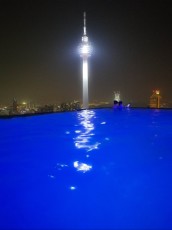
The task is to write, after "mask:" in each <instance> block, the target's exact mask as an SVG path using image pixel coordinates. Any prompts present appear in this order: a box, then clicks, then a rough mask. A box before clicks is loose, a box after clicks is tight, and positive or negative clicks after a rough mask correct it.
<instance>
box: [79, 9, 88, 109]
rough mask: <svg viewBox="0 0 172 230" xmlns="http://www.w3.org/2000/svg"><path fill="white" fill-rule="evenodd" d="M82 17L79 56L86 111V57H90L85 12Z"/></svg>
mask: <svg viewBox="0 0 172 230" xmlns="http://www.w3.org/2000/svg"><path fill="white" fill-rule="evenodd" d="M83 16H84V27H83V36H82V43H81V46H80V56H81V57H82V60H83V66H82V77H83V105H82V107H83V109H87V108H88V107H89V103H88V57H89V56H90V55H91V50H90V45H89V42H88V37H87V31H86V12H84V14H83Z"/></svg>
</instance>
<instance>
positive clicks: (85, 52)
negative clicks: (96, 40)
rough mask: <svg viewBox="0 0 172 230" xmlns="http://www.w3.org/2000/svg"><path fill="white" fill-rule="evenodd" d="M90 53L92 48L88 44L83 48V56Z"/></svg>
mask: <svg viewBox="0 0 172 230" xmlns="http://www.w3.org/2000/svg"><path fill="white" fill-rule="evenodd" d="M89 53H90V47H89V45H88V44H85V45H83V46H82V47H81V54H89Z"/></svg>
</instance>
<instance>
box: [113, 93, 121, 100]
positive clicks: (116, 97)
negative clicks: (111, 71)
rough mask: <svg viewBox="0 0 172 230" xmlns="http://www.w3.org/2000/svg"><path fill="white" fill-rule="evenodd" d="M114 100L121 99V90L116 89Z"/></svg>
mask: <svg viewBox="0 0 172 230" xmlns="http://www.w3.org/2000/svg"><path fill="white" fill-rule="evenodd" d="M114 101H117V102H119V101H120V92H119V91H114Z"/></svg>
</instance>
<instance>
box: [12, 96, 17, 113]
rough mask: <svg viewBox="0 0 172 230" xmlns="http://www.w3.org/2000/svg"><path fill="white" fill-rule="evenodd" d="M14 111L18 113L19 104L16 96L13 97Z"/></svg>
mask: <svg viewBox="0 0 172 230" xmlns="http://www.w3.org/2000/svg"><path fill="white" fill-rule="evenodd" d="M12 113H13V114H16V113H18V104H17V100H16V98H13V104H12Z"/></svg>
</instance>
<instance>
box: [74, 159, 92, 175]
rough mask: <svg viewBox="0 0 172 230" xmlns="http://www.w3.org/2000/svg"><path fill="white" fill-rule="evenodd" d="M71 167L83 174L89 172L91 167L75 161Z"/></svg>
mask: <svg viewBox="0 0 172 230" xmlns="http://www.w3.org/2000/svg"><path fill="white" fill-rule="evenodd" d="M73 166H74V168H76V169H77V171H82V172H83V173H85V172H87V171H89V170H90V169H91V168H92V166H91V165H88V164H85V163H82V162H81V163H80V162H79V161H75V162H74V163H73Z"/></svg>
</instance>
